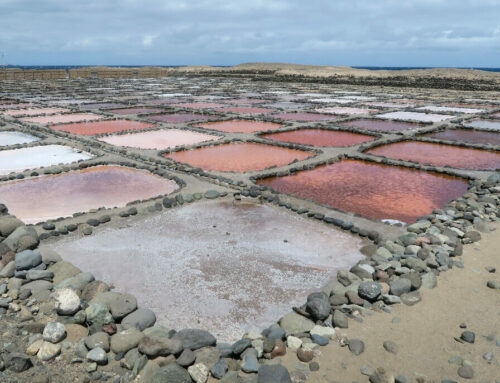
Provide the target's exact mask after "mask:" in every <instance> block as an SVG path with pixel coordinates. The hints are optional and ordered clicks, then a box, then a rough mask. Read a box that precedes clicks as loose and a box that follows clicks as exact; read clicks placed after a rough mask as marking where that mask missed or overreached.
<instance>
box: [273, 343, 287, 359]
mask: <svg viewBox="0 0 500 383" xmlns="http://www.w3.org/2000/svg"><path fill="white" fill-rule="evenodd" d="M283 355H286V346H285V343H284V342H283V341H282V340H281V339H276V340H275V341H274V348H273V350H272V351H271V357H272V358H276V357H277V356H283Z"/></svg>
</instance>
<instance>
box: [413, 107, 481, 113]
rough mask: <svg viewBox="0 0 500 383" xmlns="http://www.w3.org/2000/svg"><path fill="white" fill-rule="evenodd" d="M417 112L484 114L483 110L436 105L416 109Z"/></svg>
mask: <svg viewBox="0 0 500 383" xmlns="http://www.w3.org/2000/svg"><path fill="white" fill-rule="evenodd" d="M417 110H428V111H430V112H452V113H467V114H474V113H481V112H484V109H478V108H458V107H451V106H437V105H427V106H421V107H419V108H417Z"/></svg>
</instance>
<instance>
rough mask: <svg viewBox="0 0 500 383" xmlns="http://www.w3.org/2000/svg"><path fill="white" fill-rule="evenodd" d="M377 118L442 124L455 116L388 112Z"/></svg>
mask: <svg viewBox="0 0 500 383" xmlns="http://www.w3.org/2000/svg"><path fill="white" fill-rule="evenodd" d="M376 117H379V118H385V119H388V120H392V119H394V120H409V121H419V122H440V121H445V120H450V119H452V118H455V116H449V115H446V114H435V113H419V112H388V113H382V114H377V115H376Z"/></svg>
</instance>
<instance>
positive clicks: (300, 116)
mask: <svg viewBox="0 0 500 383" xmlns="http://www.w3.org/2000/svg"><path fill="white" fill-rule="evenodd" d="M270 117H274V118H278V119H280V120H284V121H303V122H308V121H321V120H335V119H337V118H339V116H335V115H333V114H320V113H280V114H273V115H271V116H270Z"/></svg>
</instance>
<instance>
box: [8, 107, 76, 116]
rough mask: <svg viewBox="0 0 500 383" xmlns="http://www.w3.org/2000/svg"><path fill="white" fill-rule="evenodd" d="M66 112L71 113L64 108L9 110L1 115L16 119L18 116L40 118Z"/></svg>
mask: <svg viewBox="0 0 500 383" xmlns="http://www.w3.org/2000/svg"><path fill="white" fill-rule="evenodd" d="M64 112H69V110H67V109H63V108H28V109H8V110H4V111H3V112H1V113H0V114H3V115H6V116H12V117H16V116H38V115H40V114H55V113H64Z"/></svg>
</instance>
